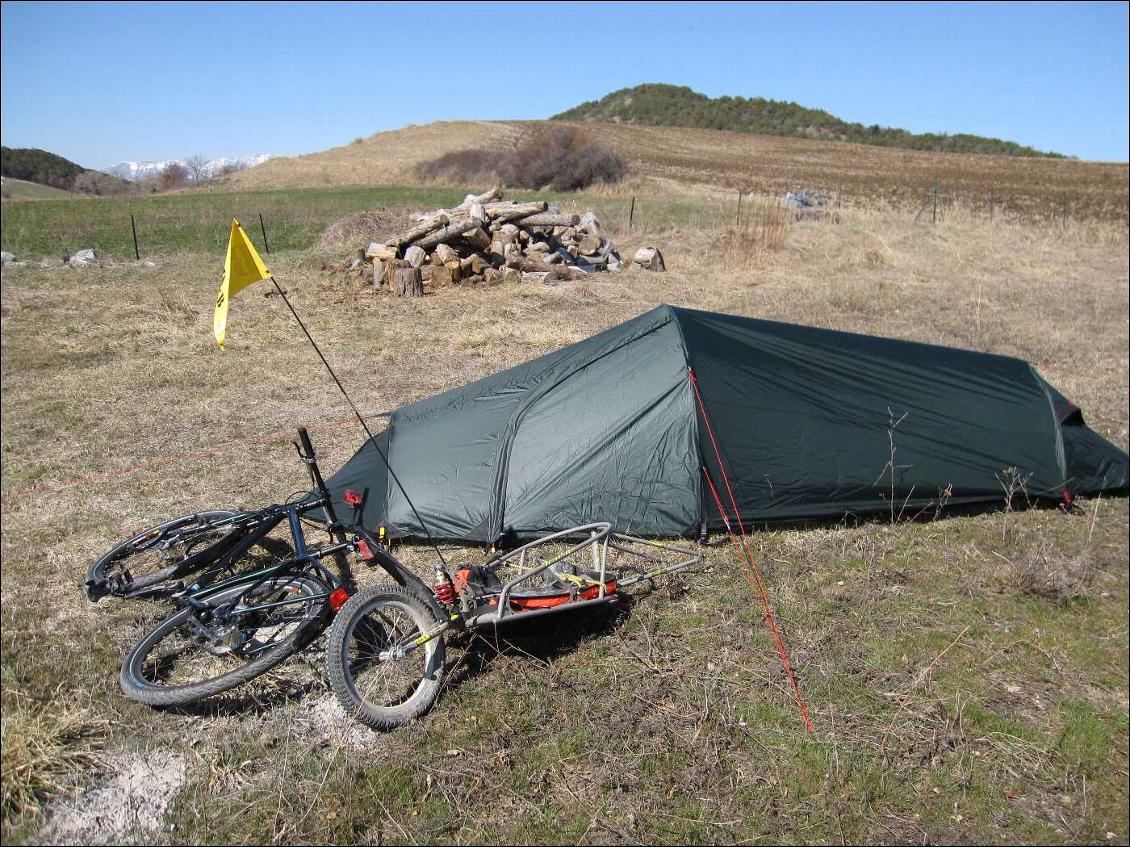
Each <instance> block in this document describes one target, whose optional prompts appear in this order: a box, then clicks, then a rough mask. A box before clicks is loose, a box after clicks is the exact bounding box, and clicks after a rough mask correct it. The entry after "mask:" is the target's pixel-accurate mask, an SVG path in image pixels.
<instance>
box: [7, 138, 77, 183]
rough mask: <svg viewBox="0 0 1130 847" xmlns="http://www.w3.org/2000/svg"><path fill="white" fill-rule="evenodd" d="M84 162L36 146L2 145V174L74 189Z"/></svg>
mask: <svg viewBox="0 0 1130 847" xmlns="http://www.w3.org/2000/svg"><path fill="white" fill-rule="evenodd" d="M85 171H86V168H84V167H83V166H82V165H79V164H76V163H74V162H72V161H71V160H70V159H64V158H63V157H62V156H58V155H56V154H54V153H48V152H47V151H46V150H40V149H38V148H35V147H0V174H2V175H3V176H6V177H11V178H12V179H22V180H26V181H27V182H38V183H39V184H40V185H49V186H51V187H52V188H61V189H62V190H63V191H70V190H71V189H72V188H74V184H75V179H77V178H78V176H79V174H82V173H83V172H85Z"/></svg>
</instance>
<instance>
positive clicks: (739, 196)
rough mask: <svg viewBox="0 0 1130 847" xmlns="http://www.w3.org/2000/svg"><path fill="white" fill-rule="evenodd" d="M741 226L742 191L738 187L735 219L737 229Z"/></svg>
mask: <svg viewBox="0 0 1130 847" xmlns="http://www.w3.org/2000/svg"><path fill="white" fill-rule="evenodd" d="M741 228H742V192H741V189H740V188H739V189H738V220H737V229H739V230H740V229H741Z"/></svg>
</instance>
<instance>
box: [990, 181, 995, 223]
mask: <svg viewBox="0 0 1130 847" xmlns="http://www.w3.org/2000/svg"><path fill="white" fill-rule="evenodd" d="M995 205H996V198H994V197H993V189H991V188H990V189H989V223H992V222H993V210H994V206H995Z"/></svg>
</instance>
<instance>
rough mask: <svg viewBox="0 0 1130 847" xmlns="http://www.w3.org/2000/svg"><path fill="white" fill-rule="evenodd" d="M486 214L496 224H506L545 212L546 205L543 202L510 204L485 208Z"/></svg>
mask: <svg viewBox="0 0 1130 847" xmlns="http://www.w3.org/2000/svg"><path fill="white" fill-rule="evenodd" d="M486 210H487V214H488V215H490V216H491V218H493V219H494V220H495V221H496V222H498V223H506V222H507V221H514V220H519V219H521V218H526V217H528V216H529V215H536V214H538V213H540V212H544V211H545V210H546V203H545V201H544V200H539V201H537V202H534V203H511V204H508V205H503V204H501V203H500V204H498V205H494V204H492V205H490V206H487V207H486Z"/></svg>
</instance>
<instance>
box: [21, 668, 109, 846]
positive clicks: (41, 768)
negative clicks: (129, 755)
mask: <svg viewBox="0 0 1130 847" xmlns="http://www.w3.org/2000/svg"><path fill="white" fill-rule="evenodd" d="M9 694H10V697H9ZM108 730H109V722H108V721H107V720H106V719H105V718H101V717H97V716H95V715H93V714H92V713H91V710H90V709H89V708H87V707H86V706H83V705H80V704H77V703H75V702H74V699H73V696H72V694H71V693H70V692H68V691H65V690H59V691H57V692H55V696H53V697H51V698H50V699H49V700H47V701H45V702H38V703H36V702H27V699H26V698H24V697H22V696H21V695H20V694H19V693H18V692H8V691H5V702H4V711H3V716H2V717H0V739H2V740H0V744H2V746H3V751H4V755H3V762H2V764H0V771H2V773H3V780H2V781H3V791H4V795H3V823H4V830H5V836H7V835H8V832H9V829H10V827H12V826H13V825H18V823H19V821H20V819H21V818H22V817H23V816H25V815H26V814H27V813H28V812H29V810H34V809H36V808H37V807H38V804H39V802H40V801H42V800H43V799H44V798H46V797H50V796H52V795H56V794H58V793H60V792H61V791H62V790H64V789H65V788H66V787H67V786H69V785H71V784H73V782H74V780H75V779H76V777H78V776H80V775H83V774H84V773H85V772H89V770H90V769H91V768H92V767H94V766H95V765H96V759H95V758H94V755H93V751H94V750H95V749H96V748H97V747H98V746H100V744H101V742H102V739H103V738H104V736H105V735H106V734H107V732H108Z"/></svg>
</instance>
